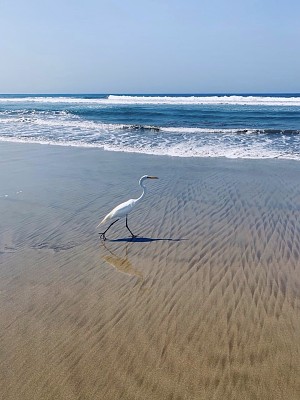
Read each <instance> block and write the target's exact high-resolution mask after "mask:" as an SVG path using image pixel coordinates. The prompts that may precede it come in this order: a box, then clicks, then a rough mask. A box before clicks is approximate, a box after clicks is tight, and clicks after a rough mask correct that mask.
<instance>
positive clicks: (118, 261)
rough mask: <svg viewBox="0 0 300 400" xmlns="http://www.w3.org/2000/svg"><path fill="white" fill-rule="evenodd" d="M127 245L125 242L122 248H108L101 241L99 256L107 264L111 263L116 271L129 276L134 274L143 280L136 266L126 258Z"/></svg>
mask: <svg viewBox="0 0 300 400" xmlns="http://www.w3.org/2000/svg"><path fill="white" fill-rule="evenodd" d="M128 246H129V244H128V243H126V245H125V247H123V249H121V250H120V249H118V250H114V251H113V250H112V249H111V248H109V246H108V245H107V244H104V242H101V246H100V248H101V253H103V254H101V258H102V259H103V260H104V261H105V262H106V263H107V264H109V265H111V266H112V267H113V268H115V269H116V270H117V271H119V272H122V273H124V274H127V275H131V276H136V277H137V278H139V279H141V280H143V275H142V273H141V272H140V271H139V270H137V269H136V268H134V267H133V265H132V263H131V262H130V261H129V259H128ZM117 251H118V252H122V253H125V255H123V256H121V255H118V254H117Z"/></svg>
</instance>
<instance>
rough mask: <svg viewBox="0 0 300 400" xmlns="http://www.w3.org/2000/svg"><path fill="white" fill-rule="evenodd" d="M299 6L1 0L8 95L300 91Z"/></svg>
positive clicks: (1, 89) (261, 1)
mask: <svg viewBox="0 0 300 400" xmlns="http://www.w3.org/2000/svg"><path fill="white" fill-rule="evenodd" d="M299 21H300V1H299V0H285V1H283V0H277V1H274V0H227V1H225V0H198V1H194V0H184V1H183V0H181V1H179V0H173V1H167V0H144V1H143V0H127V1H126V0H123V1H121V0H106V1H105V0H85V1H84V0H80V1H79V0H59V1H58V0H51V1H49V0H43V1H41V0H27V1H25V0H1V2H0V38H1V39H0V54H1V63H0V93H218V92H219V93H220V92H223V93H224V92H237V93H243V92H300V23H299Z"/></svg>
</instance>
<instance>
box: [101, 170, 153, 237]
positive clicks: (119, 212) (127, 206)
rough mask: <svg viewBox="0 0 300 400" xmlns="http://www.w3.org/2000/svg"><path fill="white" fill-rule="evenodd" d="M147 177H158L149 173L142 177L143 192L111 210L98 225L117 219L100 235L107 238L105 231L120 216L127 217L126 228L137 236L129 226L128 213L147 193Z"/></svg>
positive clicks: (140, 182)
mask: <svg viewBox="0 0 300 400" xmlns="http://www.w3.org/2000/svg"><path fill="white" fill-rule="evenodd" d="M146 179H158V178H157V177H156V176H149V175H144V176H142V177H141V178H140V180H139V185H140V186H141V188H142V189H143V193H142V194H141V196H140V197H138V198H137V199H130V200H127V201H125V202H124V203H121V204H119V205H118V206H116V207H115V208H114V209H112V210H111V212H109V213H108V214H107V215H106V216H105V217H104V218H103V220H102V221H101V222H100V223H99V224H98V225H97V228H98V226H100V225H102V224H104V223H105V222H106V221H109V220H111V219H116V220H115V221H114V222H112V223H111V224H110V225H109V227H108V228H107V229H106V230H105V231H104V232H102V233H100V237H101V238H102V239H103V240H105V239H106V237H105V233H106V232H107V231H108V229H109V228H110V227H111V226H112V225H113V224H114V223H116V222H117V221H118V220H119V219H120V218H122V217H126V228H127V229H128V230H129V232H130V233H131V236H132V237H135V235H134V234H133V233H132V232H131V230H130V229H129V227H128V224H127V215H128V214H129V213H130V212H131V211H132V210H133V208H134V207H135V206H136V205H137V204H138V203H139V202H140V201H141V200H142V198H143V197H144V195H145V193H146V187H145V186H144V184H143V182H144V180H146Z"/></svg>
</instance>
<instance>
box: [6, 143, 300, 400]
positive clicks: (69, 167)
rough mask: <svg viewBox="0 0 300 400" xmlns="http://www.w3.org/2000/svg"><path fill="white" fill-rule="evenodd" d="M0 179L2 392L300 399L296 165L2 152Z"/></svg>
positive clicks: (15, 147) (10, 147) (12, 148)
mask: <svg viewBox="0 0 300 400" xmlns="http://www.w3.org/2000/svg"><path fill="white" fill-rule="evenodd" d="M143 174H151V175H157V176H159V178H160V179H159V180H158V181H149V182H147V183H148V185H147V186H148V188H149V190H148V194H147V197H145V199H144V201H143V203H142V204H140V206H139V207H138V209H137V210H136V211H134V212H133V213H132V214H131V215H130V217H129V226H130V228H131V229H132V230H133V231H134V233H136V234H138V235H139V236H138V238H137V239H136V240H134V241H132V240H130V239H129V238H128V235H127V234H128V232H127V231H126V228H125V223H124V222H123V221H122V222H118V223H117V224H115V225H114V226H113V227H112V228H111V230H110V231H109V234H108V235H107V236H108V240H107V241H106V242H105V243H103V242H100V241H99V238H98V235H97V230H95V227H96V225H97V224H98V222H99V221H100V219H101V218H102V217H103V216H104V215H105V214H106V213H107V212H108V211H110V210H111V209H112V208H113V207H114V206H115V205H117V204H118V203H120V202H122V201H124V200H127V199H128V198H131V197H138V196H139V195H140V188H139V187H138V184H137V181H138V178H139V177H140V176H141V175H143ZM0 182H1V188H0V215H1V219H0V263H1V268H0V299H1V314H0V338H1V341H0V393H1V399H5V400H19V399H20V400H21V399H22V400H27V399H28V400H35V399H36V400H37V399H38V400H40V399H43V400H46V399H70V400H73V399H78V400H79V399H88V400H90V399H91V400H95V399H101V400H102V399H105V400H106V399H107V400H111V399H114V400H120V399H122V400H123V399H149V400H150V399H151V400H152V399H176V400H179V399H205V400H207V399H220V400H221V399H222V400H224V399H228V400H229V399H230V400H233V399H236V400H240V399H243V400H245V399H264V400H267V399H272V400H275V399H276V400H277V399H282V400H286V399H289V400H298V399H299V398H300V261H299V257H300V163H298V162H293V161H281V160H265V161H263V160H226V159H199V158H198V159H183V158H182V159H180V158H167V157H156V156H146V155H137V154H122V153H109V152H103V151H100V150H97V149H95V150H93V149H79V148H64V147H59V146H46V145H29V144H28V145H27V144H13V143H0Z"/></svg>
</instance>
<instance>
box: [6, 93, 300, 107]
mask: <svg viewBox="0 0 300 400" xmlns="http://www.w3.org/2000/svg"><path fill="white" fill-rule="evenodd" d="M1 103H2V104H3V103H38V104H42V103H45V104H66V105H68V104H69V105H72V104H74V105H75V104H85V105H88V104H93V105H100V106H101V105H110V104H111V105H114V104H119V105H139V104H145V105H147V104H148V105H245V106H247V105H248V106H255V105H260V106H263V105H265V106H293V107H300V97H284V96H278V97H275V96H274V97H273V96H246V95H244V96H240V95H230V96H229V95H228V96H217V95H215V96H138V95H136V96H126V95H108V96H107V97H99V98H97V97H92V96H91V97H89V96H83V97H67V96H26V97H0V104H1Z"/></svg>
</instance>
